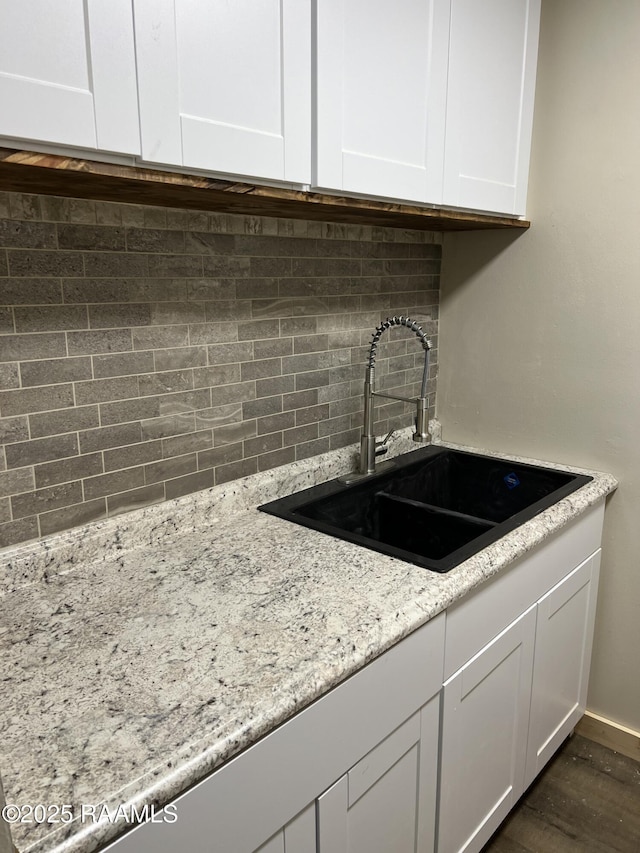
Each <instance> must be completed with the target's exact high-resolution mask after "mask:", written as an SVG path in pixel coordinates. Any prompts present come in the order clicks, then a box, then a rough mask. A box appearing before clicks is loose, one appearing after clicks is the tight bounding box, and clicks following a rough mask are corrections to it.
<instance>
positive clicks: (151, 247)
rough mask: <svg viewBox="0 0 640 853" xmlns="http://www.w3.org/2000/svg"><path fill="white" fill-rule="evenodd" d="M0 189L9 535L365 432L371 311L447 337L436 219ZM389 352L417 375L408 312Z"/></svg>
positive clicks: (406, 415)
mask: <svg viewBox="0 0 640 853" xmlns="http://www.w3.org/2000/svg"><path fill="white" fill-rule="evenodd" d="M0 200H1V202H2V204H0V546H5V545H9V544H13V543H16V542H20V541H23V540H26V539H30V538H34V537H36V536H44V535H47V534H50V533H53V532H56V531H59V530H64V529H67V528H69V527H73V526H75V525H79V524H85V523H89V522H92V521H95V520H98V519H101V518H105V517H107V516H109V515H115V514H118V513H121V512H125V511H128V510H131V509H135V508H136V507H141V506H145V505H148V504H152V503H157V502H159V501H162V500H167V499H170V498H173V497H177V496H179V495H183V494H188V493H189V492H192V491H195V490H199V489H206V488H208V487H210V486H213V485H214V484H220V483H226V482H229V481H230V480H234V479H236V478H238V477H243V476H246V475H248V474H251V473H254V472H256V471H267V470H270V469H271V468H273V467H275V466H278V465H284V464H287V463H289V462H292V461H294V460H295V459H303V458H307V457H309V456H313V455H316V454H319V453H323V452H325V451H327V450H329V449H333V448H338V447H343V446H345V445H347V444H350V443H354V442H356V441H357V440H358V437H359V432H360V424H361V409H362V400H361V395H362V380H363V377H364V362H365V358H366V353H367V345H368V342H369V340H370V337H371V333H372V331H373V329H374V327H375V326H376V325H377V324H378V323H379V322H380V320H382V319H384V317H386V316H387V315H388V314H401V313H402V314H408V315H409V316H411V317H415V318H416V319H417V320H419V321H420V322H421V323H423V324H424V326H425V328H426V331H427V332H428V334H429V335H430V337H432V339H433V341H434V344H437V318H438V295H439V270H440V238H439V235H437V234H434V233H430V232H423V231H406V230H401V229H391V228H383V227H380V228H378V227H371V226H361V225H347V224H337V223H323V222H305V221H301V220H295V221H294V220H286V219H276V218H272V219H270V218H263V217H254V216H234V215H229V214H216V213H207V212H203V211H186V210H173V209H166V208H155V207H145V206H141V205H140V206H139V205H124V204H115V203H111V202H95V201H88V200H81V199H71V198H57V197H48V196H37V195H31V194H20V193H4V194H2V195H1V199H0ZM431 362H432V365H431V378H430V381H429V395H430V406H431V408H433V405H434V403H435V377H436V372H437V346H434V349H433V351H432V359H431ZM377 364H378V376H379V382H380V385H381V387H385V388H388V389H396V391H397V392H398V393H412V394H415V393H416V391H417V387H418V384H419V380H420V376H421V364H422V359H421V357H420V353H419V351H418V350H417V348H416V347H415V345H414V341H413V340H412V339H411V336H410V335H407V334H405V331H404V330H394V331H393V332H392V333H388V335H387V336H385V338H384V339H383V343H382V344H381V346H380V348H379V358H378V362H377ZM377 413H378V421H379V422H378V425H377V426H378V430H379V432H380V433H383V432H385V431H387V430H388V429H389V428H390V427H391V426H398V425H406V424H408V423H409V422H410V420H411V412H410V410H409V408H408V407H404V406H403V404H401V403H388V404H386V403H384V402H383V401H379V403H378V407H377Z"/></svg>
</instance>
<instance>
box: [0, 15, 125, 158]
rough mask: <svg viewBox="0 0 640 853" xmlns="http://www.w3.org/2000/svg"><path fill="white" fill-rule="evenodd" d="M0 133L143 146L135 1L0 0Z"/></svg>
mask: <svg viewBox="0 0 640 853" xmlns="http://www.w3.org/2000/svg"><path fill="white" fill-rule="evenodd" d="M0 21H1V22H2V23H1V25H0V134H1V135H2V136H8V137H14V138H18V139H27V140H34V141H37V142H45V143H53V144H58V145H66V146H73V147H78V148H94V149H100V150H102V151H113V152H119V153H126V154H138V153H139V152H140V135H139V130H138V103H137V92H136V71H135V50H134V42H133V17H132V10H131V2H130V0H64V2H56V3H51V2H46V0H20V2H18V3H16V2H15V0H0Z"/></svg>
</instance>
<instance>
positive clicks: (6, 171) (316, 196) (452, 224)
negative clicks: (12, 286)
mask: <svg viewBox="0 0 640 853" xmlns="http://www.w3.org/2000/svg"><path fill="white" fill-rule="evenodd" d="M0 189H1V190H5V191H13V192H23V193H42V194H44V195H59V196H70V197H73V198H90V199H96V200H100V201H115V202H125V203H129V204H149V205H157V206H162V207H179V208H187V209H191V210H209V211H217V212H221V213H237V214H248V215H253V216H281V217H286V218H291V219H314V220H322V221H329V222H350V223H356V224H360V225H380V226H389V227H392V228H416V229H423V230H428V231H473V230H479V229H496V228H518V229H526V228H528V227H529V225H530V223H529V222H528V221H526V220H523V219H510V218H508V217H502V216H491V215H484V214H480V213H467V212H463V211H455V210H445V209H442V208H436V209H434V208H424V207H418V206H415V205H409V204H395V203H393V202H383V201H371V200H367V199H358V198H348V197H345V196H332V195H327V194H325V193H316V192H301V191H298V190H288V189H279V188H277V187H265V186H259V185H255V184H244V183H234V182H232V181H225V180H221V179H219V178H207V177H202V176H198V175H189V174H181V173H178V172H164V171H160V170H159V169H147V168H144V167H140V166H126V165H114V164H112V163H101V162H98V161H95V160H83V159H77V158H72V157H63V156H60V155H56V154H40V153H36V152H33V151H18V150H15V149H10V148H0Z"/></svg>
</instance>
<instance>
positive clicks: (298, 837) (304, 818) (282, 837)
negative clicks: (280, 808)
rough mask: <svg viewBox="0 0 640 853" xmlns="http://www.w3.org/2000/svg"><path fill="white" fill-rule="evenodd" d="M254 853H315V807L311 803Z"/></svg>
mask: <svg viewBox="0 0 640 853" xmlns="http://www.w3.org/2000/svg"><path fill="white" fill-rule="evenodd" d="M255 853H316V806H315V803H311V804H310V805H308V806H307V807H306V809H304V810H303V811H301V812H300V814H299V815H296V816H295V817H294V819H293V820H292V821H289V823H288V824H287V825H286V826H284V827H283V828H282V829H280V830H279V831H278V832H276V833H275V834H274V835H272V836H271V838H270V839H269V840H268V841H265V843H264V844H261V845H260V847H258V849H257V850H256V851H255Z"/></svg>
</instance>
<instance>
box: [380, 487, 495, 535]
mask: <svg viewBox="0 0 640 853" xmlns="http://www.w3.org/2000/svg"><path fill="white" fill-rule="evenodd" d="M376 498H378V499H379V498H382V499H383V500H387V501H392V502H393V503H397V504H405V505H406V506H412V507H415V508H416V509H425V510H427V511H429V512H432V513H437V514H438V515H444V516H447V517H449V518H455V519H458V520H459V521H466V522H468V523H470V524H478V525H480V526H481V527H483V528H484V529H485V530H488V529H490V528H491V527H496V526H497V524H498V522H497V521H490V520H489V519H487V518H481V517H480V516H477V515H467V513H465V512H457V511H456V510H454V509H446V507H442V506H437V505H436V504H428V503H424V502H423V501H416V500H414V499H413V498H404V497H402V496H401V495H394V494H391V493H389V492H385V491H384V490H381V491H379V492H376Z"/></svg>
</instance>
